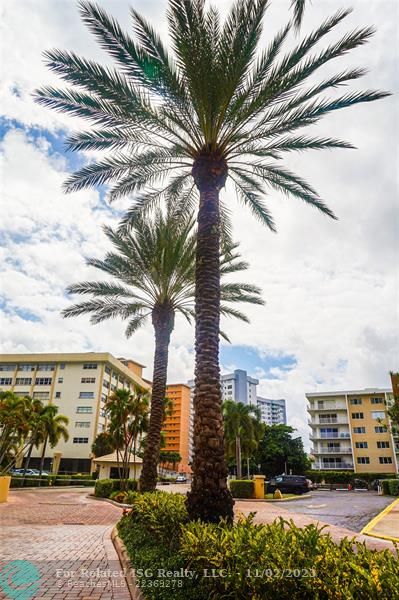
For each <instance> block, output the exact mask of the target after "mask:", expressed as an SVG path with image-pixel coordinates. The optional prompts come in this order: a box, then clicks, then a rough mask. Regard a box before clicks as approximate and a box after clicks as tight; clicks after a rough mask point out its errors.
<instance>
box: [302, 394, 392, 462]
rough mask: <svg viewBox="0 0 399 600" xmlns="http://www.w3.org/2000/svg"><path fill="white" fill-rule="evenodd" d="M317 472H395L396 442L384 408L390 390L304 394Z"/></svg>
mask: <svg viewBox="0 0 399 600" xmlns="http://www.w3.org/2000/svg"><path fill="white" fill-rule="evenodd" d="M306 398H307V400H308V412H309V415H310V418H309V421H308V424H309V426H310V428H311V434H310V439H311V441H312V442H313V448H312V449H311V455H312V456H313V459H314V462H313V464H312V468H313V469H316V470H326V469H349V470H353V471H354V472H355V473H359V474H361V473H397V472H398V458H399V439H398V436H397V435H396V434H394V433H393V431H392V427H391V423H390V420H389V417H388V413H387V407H389V406H390V404H391V403H392V402H393V394H392V390H390V389H378V388H370V389H369V388H366V389H363V390H351V391H343V392H323V393H321V392H320V393H313V394H306Z"/></svg>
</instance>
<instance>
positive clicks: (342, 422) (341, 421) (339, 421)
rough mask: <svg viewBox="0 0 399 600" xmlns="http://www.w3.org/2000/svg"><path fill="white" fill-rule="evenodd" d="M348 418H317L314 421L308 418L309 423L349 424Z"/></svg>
mask: <svg viewBox="0 0 399 600" xmlns="http://www.w3.org/2000/svg"><path fill="white" fill-rule="evenodd" d="M348 423H349V421H348V419H338V418H336V419H333V418H331V419H315V420H314V421H313V420H311V419H308V425H310V426H312V425H348Z"/></svg>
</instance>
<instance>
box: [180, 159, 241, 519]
mask: <svg viewBox="0 0 399 600" xmlns="http://www.w3.org/2000/svg"><path fill="white" fill-rule="evenodd" d="M226 176H227V167H226V164H225V163H224V162H222V161H221V160H220V159H217V158H214V157H213V158H210V157H206V156H205V157H203V158H202V159H201V160H198V161H197V163H196V164H195V165H194V168H193V177H194V180H195V182H196V184H197V187H198V188H199V191H200V206H199V211H198V232H197V255H196V297H195V321H196V323H195V324H196V331H195V353H196V354H195V358H196V363H195V391H194V411H195V416H194V459H193V464H192V469H193V480H192V485H191V491H190V492H189V493H188V497H187V509H188V512H189V515H190V518H191V519H201V520H202V521H206V522H217V521H218V520H219V519H220V518H221V517H224V518H227V519H228V520H232V519H233V504H234V501H233V498H232V496H231V494H230V492H229V490H228V487H227V473H228V471H227V465H226V461H225V454H224V440H223V417H222V397H221V389H220V368H219V322H220V256H219V255H220V213H219V190H220V189H221V187H223V185H224V183H225V180H226Z"/></svg>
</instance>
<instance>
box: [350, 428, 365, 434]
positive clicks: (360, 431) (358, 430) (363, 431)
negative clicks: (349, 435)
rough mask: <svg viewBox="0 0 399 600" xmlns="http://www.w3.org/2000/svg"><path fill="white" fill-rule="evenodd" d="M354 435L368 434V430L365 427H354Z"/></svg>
mask: <svg viewBox="0 0 399 600" xmlns="http://www.w3.org/2000/svg"><path fill="white" fill-rule="evenodd" d="M353 433H366V428H365V427H354V428H353Z"/></svg>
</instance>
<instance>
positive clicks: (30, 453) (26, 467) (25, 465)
mask: <svg viewBox="0 0 399 600" xmlns="http://www.w3.org/2000/svg"><path fill="white" fill-rule="evenodd" d="M33 446H34V442H31V444H30V445H29V450H28V454H27V455H26V458H25V464H24V474H23V477H22V487H24V486H25V480H26V471H27V470H28V469H29V465H30V459H31V456H32V451H33Z"/></svg>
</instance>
